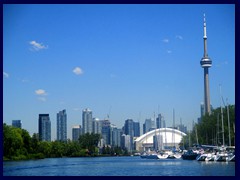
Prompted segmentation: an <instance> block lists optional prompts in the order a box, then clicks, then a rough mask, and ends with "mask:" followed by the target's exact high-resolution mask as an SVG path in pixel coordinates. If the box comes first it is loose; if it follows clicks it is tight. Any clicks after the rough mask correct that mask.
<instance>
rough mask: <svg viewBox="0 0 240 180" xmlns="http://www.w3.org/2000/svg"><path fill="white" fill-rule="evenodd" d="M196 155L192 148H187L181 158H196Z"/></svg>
mask: <svg viewBox="0 0 240 180" xmlns="http://www.w3.org/2000/svg"><path fill="white" fill-rule="evenodd" d="M197 156H198V154H197V153H195V152H193V151H192V150H188V151H187V152H185V153H184V154H183V155H182V159H183V160H196V157H197Z"/></svg>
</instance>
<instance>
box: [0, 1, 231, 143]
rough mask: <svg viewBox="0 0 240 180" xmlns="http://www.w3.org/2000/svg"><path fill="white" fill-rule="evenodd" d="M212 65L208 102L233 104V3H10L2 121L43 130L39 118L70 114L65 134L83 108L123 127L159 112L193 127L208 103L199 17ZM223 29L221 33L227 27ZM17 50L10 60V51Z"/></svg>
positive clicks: (79, 122) (5, 33)
mask: <svg viewBox="0 0 240 180" xmlns="http://www.w3.org/2000/svg"><path fill="white" fill-rule="evenodd" d="M204 13H205V14H206V17H207V33H208V51H209V56H210V57H211V58H212V59H213V64H212V67H211V76H210V92H211V102H210V103H211V104H212V106H213V107H214V108H216V107H219V106H220V95H219V84H221V87H222V95H223V98H224V100H225V99H226V98H228V103H229V104H235V12H234V5H233V4H232V5H228V4H222V5H219V4H212V5H161V4H159V5H158V4H157V5H24V4H23V5H4V6H3V71H4V72H3V122H5V123H7V124H11V122H12V120H14V119H21V120H22V128H24V129H26V130H28V131H29V132H30V134H32V133H34V132H38V126H37V124H38V123H37V122H38V114H41V113H42V114H45V113H46V114H49V116H50V120H51V124H52V140H54V139H56V128H55V127H56V121H57V120H56V114H57V113H58V112H59V111H60V110H62V109H66V111H67V112H68V113H67V114H68V126H67V127H68V129H67V132H68V135H67V137H68V138H70V137H71V128H72V126H74V125H82V110H83V109H86V108H90V109H91V110H92V111H93V114H92V117H93V118H100V119H106V118H108V117H109V120H110V121H111V123H113V124H115V125H116V126H117V127H119V128H121V127H122V126H123V124H124V122H125V120H127V119H133V120H134V121H140V124H141V125H140V126H141V128H142V124H143V123H144V121H145V119H148V118H153V116H154V112H155V113H156V114H160V113H161V114H162V116H163V117H164V120H165V122H166V126H168V127H169V126H171V125H172V122H173V117H172V110H173V109H175V124H180V118H181V119H182V124H185V125H188V129H191V126H192V121H193V120H194V121H195V122H197V118H199V117H200V103H201V102H204V96H203V78H202V68H200V67H201V66H200V64H199V60H200V59H201V58H202V57H203V48H202V47H203V41H202V37H203V14H204ZM223 27H224V28H223ZM12 52H14V53H12Z"/></svg>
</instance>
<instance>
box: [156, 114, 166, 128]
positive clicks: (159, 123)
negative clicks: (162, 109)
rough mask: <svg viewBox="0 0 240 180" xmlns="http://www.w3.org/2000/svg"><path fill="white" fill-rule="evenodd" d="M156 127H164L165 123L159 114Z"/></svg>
mask: <svg viewBox="0 0 240 180" xmlns="http://www.w3.org/2000/svg"><path fill="white" fill-rule="evenodd" d="M156 126H157V129H159V128H164V127H166V126H165V121H164V119H163V116H162V115H161V114H158V117H157V118H156Z"/></svg>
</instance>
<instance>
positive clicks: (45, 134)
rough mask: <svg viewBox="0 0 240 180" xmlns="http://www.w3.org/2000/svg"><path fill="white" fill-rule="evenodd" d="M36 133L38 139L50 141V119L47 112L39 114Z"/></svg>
mask: <svg viewBox="0 0 240 180" xmlns="http://www.w3.org/2000/svg"><path fill="white" fill-rule="evenodd" d="M38 133H39V140H40V141H51V121H50V117H49V114H39V118H38Z"/></svg>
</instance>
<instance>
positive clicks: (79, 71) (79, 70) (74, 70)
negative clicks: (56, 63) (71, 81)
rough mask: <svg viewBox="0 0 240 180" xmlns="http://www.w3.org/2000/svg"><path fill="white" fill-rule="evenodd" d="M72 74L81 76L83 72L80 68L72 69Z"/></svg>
mask: <svg viewBox="0 0 240 180" xmlns="http://www.w3.org/2000/svg"><path fill="white" fill-rule="evenodd" d="M73 73H74V74H76V75H81V74H83V70H82V69H81V68H80V67H75V68H74V69H73Z"/></svg>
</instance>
